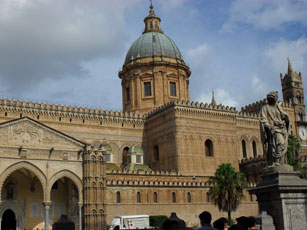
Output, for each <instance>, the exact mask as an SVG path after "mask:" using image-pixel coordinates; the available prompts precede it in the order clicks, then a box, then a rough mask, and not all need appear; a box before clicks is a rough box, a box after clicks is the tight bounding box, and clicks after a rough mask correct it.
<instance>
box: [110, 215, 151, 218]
mask: <svg viewBox="0 0 307 230" xmlns="http://www.w3.org/2000/svg"><path fill="white" fill-rule="evenodd" d="M139 217H149V215H129V216H115V217H114V218H139Z"/></svg>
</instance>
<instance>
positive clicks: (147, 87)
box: [144, 81, 152, 97]
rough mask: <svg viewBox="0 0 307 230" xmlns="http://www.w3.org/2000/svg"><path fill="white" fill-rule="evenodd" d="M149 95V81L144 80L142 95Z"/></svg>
mask: <svg viewBox="0 0 307 230" xmlns="http://www.w3.org/2000/svg"><path fill="white" fill-rule="evenodd" d="M151 95H152V94H151V82H150V81H146V82H144V97H150V96H151Z"/></svg>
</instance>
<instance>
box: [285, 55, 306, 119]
mask: <svg viewBox="0 0 307 230" xmlns="http://www.w3.org/2000/svg"><path fill="white" fill-rule="evenodd" d="M280 80H281V86H282V94H283V99H284V101H285V102H288V103H290V104H292V105H293V106H294V113H295V121H306V112H305V100H304V88H303V81H302V74H301V73H296V72H294V71H293V68H292V65H291V62H290V60H289V59H288V72H287V73H286V74H285V75H284V76H282V74H280Z"/></svg>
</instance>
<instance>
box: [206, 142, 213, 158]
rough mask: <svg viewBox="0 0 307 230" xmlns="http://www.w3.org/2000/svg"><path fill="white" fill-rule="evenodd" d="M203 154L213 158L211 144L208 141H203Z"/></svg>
mask: <svg viewBox="0 0 307 230" xmlns="http://www.w3.org/2000/svg"><path fill="white" fill-rule="evenodd" d="M205 153H206V156H207V157H213V143H212V141H211V140H209V139H207V140H206V141H205Z"/></svg>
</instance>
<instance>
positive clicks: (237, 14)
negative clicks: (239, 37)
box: [221, 0, 307, 32]
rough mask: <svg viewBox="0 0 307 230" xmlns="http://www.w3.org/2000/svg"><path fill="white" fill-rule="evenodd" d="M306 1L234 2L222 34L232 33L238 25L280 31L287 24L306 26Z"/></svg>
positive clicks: (239, 0) (252, 0) (237, 0)
mask: <svg viewBox="0 0 307 230" xmlns="http://www.w3.org/2000/svg"><path fill="white" fill-rule="evenodd" d="M306 15H307V1H306V0H297V1H286V0H270V1H268V0H249V1H247V0H236V1H234V2H233V3H232V5H231V7H230V10H229V18H228V20H227V21H226V22H225V23H224V25H223V26H222V29H221V31H222V32H232V31H235V30H237V29H238V28H239V26H240V25H252V26H253V27H255V28H258V29H265V30H269V29H280V28H281V26H282V25H285V24H287V23H293V22H295V23H301V24H303V25H307V17H306Z"/></svg>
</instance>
